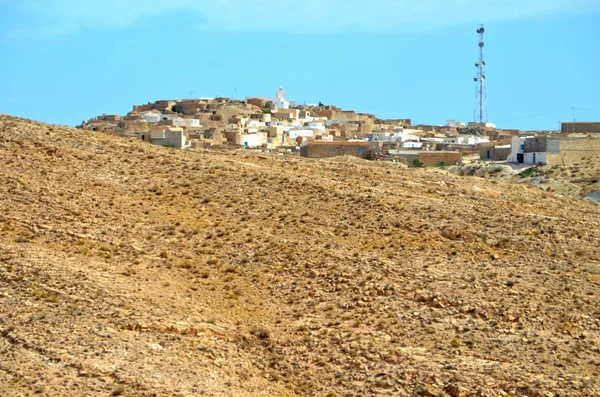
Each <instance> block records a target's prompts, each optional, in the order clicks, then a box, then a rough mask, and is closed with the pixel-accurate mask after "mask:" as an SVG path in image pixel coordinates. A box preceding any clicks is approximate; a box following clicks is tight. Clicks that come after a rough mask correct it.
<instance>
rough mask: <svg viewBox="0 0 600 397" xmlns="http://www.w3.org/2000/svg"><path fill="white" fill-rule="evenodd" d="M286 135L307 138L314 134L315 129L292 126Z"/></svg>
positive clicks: (294, 137)
mask: <svg viewBox="0 0 600 397" xmlns="http://www.w3.org/2000/svg"><path fill="white" fill-rule="evenodd" d="M288 135H289V137H290V139H296V138H298V137H300V136H301V137H304V138H309V137H314V136H315V131H314V130H311V129H306V128H305V129H301V128H294V129H291V130H289V131H288Z"/></svg>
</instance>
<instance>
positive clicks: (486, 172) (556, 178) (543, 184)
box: [447, 157, 600, 202]
mask: <svg viewBox="0 0 600 397" xmlns="http://www.w3.org/2000/svg"><path fill="white" fill-rule="evenodd" d="M447 169H448V171H449V172H450V173H453V174H456V175H463V176H465V175H466V176H477V177H481V178H491V179H498V180H502V181H505V182H513V183H526V184H530V185H532V186H537V187H539V188H540V189H542V190H545V191H548V192H553V193H557V194H559V195H563V196H573V197H578V198H581V199H584V200H588V201H592V202H600V157H596V158H587V159H582V160H580V161H579V162H578V163H575V164H573V165H570V166H559V165H554V166H550V165H541V166H533V165H532V166H523V165H521V166H516V165H514V164H507V163H506V162H499V163H487V162H480V161H475V162H472V163H469V164H465V165H460V166H452V167H448V168H447Z"/></svg>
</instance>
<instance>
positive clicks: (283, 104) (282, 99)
mask: <svg viewBox="0 0 600 397" xmlns="http://www.w3.org/2000/svg"><path fill="white" fill-rule="evenodd" d="M286 99H287V95H286V93H285V91H284V89H283V86H279V90H277V92H276V93H275V101H273V106H275V107H276V108H278V109H289V108H290V103H289V102H288V101H287V100H286Z"/></svg>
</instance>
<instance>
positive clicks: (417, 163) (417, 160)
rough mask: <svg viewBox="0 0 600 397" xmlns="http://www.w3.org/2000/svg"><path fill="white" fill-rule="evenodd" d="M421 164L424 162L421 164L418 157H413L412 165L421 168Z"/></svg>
mask: <svg viewBox="0 0 600 397" xmlns="http://www.w3.org/2000/svg"><path fill="white" fill-rule="evenodd" d="M423 165H424V164H423V162H422V161H421V160H419V159H414V160H413V166H415V167H417V168H421V167H423Z"/></svg>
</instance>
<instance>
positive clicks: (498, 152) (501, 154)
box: [479, 146, 512, 161]
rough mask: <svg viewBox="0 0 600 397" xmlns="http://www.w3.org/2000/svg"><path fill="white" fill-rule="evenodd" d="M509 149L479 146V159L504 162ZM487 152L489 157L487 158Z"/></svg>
mask: <svg viewBox="0 0 600 397" xmlns="http://www.w3.org/2000/svg"><path fill="white" fill-rule="evenodd" d="M511 150H512V149H511V148H509V147H507V148H496V147H494V146H481V147H480V148H479V159H480V160H483V161H505V160H506V159H507V158H508V156H509V155H510V152H511ZM488 152H489V157H488Z"/></svg>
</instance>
